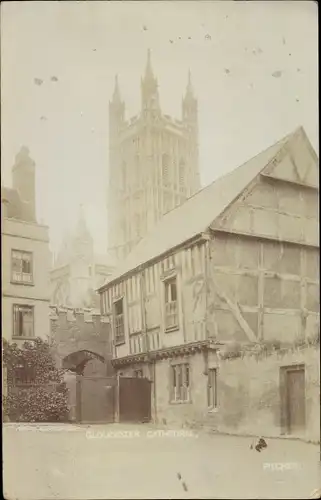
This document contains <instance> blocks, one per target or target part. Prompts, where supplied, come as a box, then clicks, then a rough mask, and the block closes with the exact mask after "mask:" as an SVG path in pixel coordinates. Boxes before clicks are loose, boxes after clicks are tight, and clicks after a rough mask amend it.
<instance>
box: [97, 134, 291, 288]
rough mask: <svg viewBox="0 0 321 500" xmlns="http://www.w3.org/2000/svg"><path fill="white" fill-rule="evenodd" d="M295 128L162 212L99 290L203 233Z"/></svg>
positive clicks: (261, 168)
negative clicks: (178, 203)
mask: <svg viewBox="0 0 321 500" xmlns="http://www.w3.org/2000/svg"><path fill="white" fill-rule="evenodd" d="M295 132H296V131H295ZM295 132H293V133H291V134H289V135H287V136H286V137H284V138H283V139H282V140H281V141H279V142H277V143H276V144H274V145H273V146H271V147H269V148H268V149H266V150H265V151H263V152H262V153H260V154H258V155H257V156H255V157H254V158H252V159H251V160H249V161H248V162H246V163H245V164H243V165H241V166H240V167H238V168H236V169H235V170H233V171H232V172H229V173H228V174H226V175H224V176H222V177H220V178H219V179H217V180H216V181H214V182H213V183H211V184H209V185H208V186H207V187H205V188H204V189H202V190H200V191H198V192H197V193H196V194H194V195H193V196H192V197H191V198H189V199H188V200H186V201H185V202H184V203H183V204H182V205H180V206H179V207H177V208H175V209H173V210H171V211H170V212H168V213H167V214H165V215H164V216H163V218H162V219H161V220H160V222H159V223H158V224H157V225H156V226H155V228H154V229H153V230H152V231H151V232H150V233H149V234H148V235H147V236H145V237H144V238H143V239H142V240H141V241H140V242H139V243H138V244H137V246H136V247H135V248H134V249H133V250H132V252H131V253H130V254H129V255H128V256H127V257H126V258H125V259H124V261H123V262H122V263H121V264H120V266H119V267H118V268H116V271H115V273H114V274H113V275H112V276H111V277H110V278H109V279H108V280H107V281H106V283H105V284H104V285H103V286H102V287H101V288H100V290H103V289H104V288H105V287H106V286H108V285H109V284H111V283H112V282H113V281H116V280H118V279H119V278H120V277H122V276H124V275H125V274H127V273H128V272H130V271H132V270H134V269H136V268H138V267H140V266H141V265H142V264H144V263H146V262H148V261H150V260H152V259H155V258H156V257H158V256H160V255H162V254H165V253H166V252H168V251H169V250H170V249H172V248H174V247H177V246H178V245H180V244H183V243H184V242H186V241H188V240H190V239H192V238H193V237H196V236H197V235H200V234H201V233H204V232H205V231H206V230H207V229H208V228H209V226H210V225H211V224H212V222H213V221H214V220H215V219H216V218H217V217H218V216H219V215H220V214H221V213H222V212H223V211H224V210H225V209H226V208H227V207H228V206H229V205H230V204H231V203H232V202H233V201H234V200H235V199H236V198H237V197H238V196H239V195H240V193H241V192H242V191H244V189H245V188H246V187H247V186H248V185H249V184H250V183H251V182H252V181H253V179H254V178H255V177H256V176H257V175H258V174H259V173H260V172H261V171H262V170H263V169H264V168H265V167H266V166H267V165H268V164H269V162H270V161H271V160H272V159H273V158H274V157H275V156H276V155H277V153H278V152H279V151H280V150H281V149H282V148H283V146H284V145H285V144H286V143H287V142H288V141H289V140H290V138H291V137H292V135H294V134H295Z"/></svg>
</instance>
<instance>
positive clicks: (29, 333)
mask: <svg viewBox="0 0 321 500" xmlns="http://www.w3.org/2000/svg"><path fill="white" fill-rule="evenodd" d="M33 336H34V311H33V306H22V305H18V304H15V305H14V306H13V337H33Z"/></svg>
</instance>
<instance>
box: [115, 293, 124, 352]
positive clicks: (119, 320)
mask: <svg viewBox="0 0 321 500" xmlns="http://www.w3.org/2000/svg"><path fill="white" fill-rule="evenodd" d="M114 327H115V343H116V344H121V343H123V342H125V328H124V308H123V299H119V300H117V302H115V303H114Z"/></svg>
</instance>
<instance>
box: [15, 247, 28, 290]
mask: <svg viewBox="0 0 321 500" xmlns="http://www.w3.org/2000/svg"><path fill="white" fill-rule="evenodd" d="M11 269H12V281H14V282H15V283H21V284H24V283H32V282H33V277H32V253H31V252H24V251H20V250H12V253H11Z"/></svg>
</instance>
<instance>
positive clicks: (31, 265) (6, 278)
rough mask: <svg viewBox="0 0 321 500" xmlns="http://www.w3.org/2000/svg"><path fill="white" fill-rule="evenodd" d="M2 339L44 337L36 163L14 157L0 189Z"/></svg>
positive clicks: (44, 270) (46, 259)
mask: <svg viewBox="0 0 321 500" xmlns="http://www.w3.org/2000/svg"><path fill="white" fill-rule="evenodd" d="M1 218H2V220H1V239H2V256H1V259H2V334H3V338H5V339H6V340H10V341H11V340H12V341H15V342H19V341H25V340H28V339H33V338H35V337H42V338H44V339H45V338H47V336H48V335H49V330H50V328H49V301H50V294H49V272H50V251H49V236H48V227H47V226H43V225H40V224H38V223H37V218H36V190H35V163H34V162H33V160H32V159H31V158H30V157H29V151H28V149H27V148H22V149H21V150H20V152H19V153H18V155H17V156H16V160H15V164H14V166H13V168H12V188H1Z"/></svg>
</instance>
